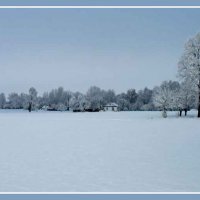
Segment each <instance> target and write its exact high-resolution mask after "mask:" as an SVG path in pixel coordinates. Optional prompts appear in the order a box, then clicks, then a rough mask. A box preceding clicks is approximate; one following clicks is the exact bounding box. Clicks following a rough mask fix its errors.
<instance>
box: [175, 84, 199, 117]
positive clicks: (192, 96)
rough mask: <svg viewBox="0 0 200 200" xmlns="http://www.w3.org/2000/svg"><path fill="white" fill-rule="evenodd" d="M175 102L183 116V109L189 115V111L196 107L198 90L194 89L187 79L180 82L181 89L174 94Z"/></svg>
mask: <svg viewBox="0 0 200 200" xmlns="http://www.w3.org/2000/svg"><path fill="white" fill-rule="evenodd" d="M173 96H174V97H175V100H174V104H175V106H176V108H178V110H179V112H180V113H179V115H180V116H182V111H184V112H185V116H186V115H187V111H188V110H190V109H191V108H195V107H196V92H195V91H194V90H193V89H192V87H191V84H190V83H189V82H187V80H185V81H184V82H182V83H181V84H180V89H179V91H178V92H176V93H175V94H174V95H173Z"/></svg>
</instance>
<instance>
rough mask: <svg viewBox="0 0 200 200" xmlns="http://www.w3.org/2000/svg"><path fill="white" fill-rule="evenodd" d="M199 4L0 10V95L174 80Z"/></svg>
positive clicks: (198, 26)
mask: <svg viewBox="0 0 200 200" xmlns="http://www.w3.org/2000/svg"><path fill="white" fill-rule="evenodd" d="M199 19H200V10H199V9H195V10H194V9H173V10H172V9H157V10H155V9H148V10H146V9H128V10H127V9H90V10H88V9H75V10H74V9H62V10H59V9H27V10H24V9H23V10H20V9H18V10H11V9H10V10H6V9H1V10H0V92H5V93H6V94H8V93H10V92H13V91H16V92H27V91H28V89H29V88H30V87H31V86H33V87H35V88H36V89H37V90H38V91H39V93H40V94H41V93H42V92H44V91H49V90H51V89H52V88H56V87H58V86H63V87H64V88H65V89H69V90H71V91H81V92H85V91H86V90H87V89H88V88H89V87H90V86H92V85H97V86H99V87H101V88H103V89H109V88H111V89H114V90H115V91H116V92H117V93H119V92H122V91H126V90H127V89H129V88H135V89H137V90H139V89H142V88H144V87H145V86H147V87H149V88H153V87H154V86H155V85H159V84H160V83H161V82H162V81H163V80H169V79H174V80H175V79H176V73H177V62H178V59H179V58H180V56H181V53H182V52H183V47H184V43H185V42H186V41H187V40H188V39H189V38H190V37H192V36H194V35H195V34H196V33H197V32H198V31H200V23H199Z"/></svg>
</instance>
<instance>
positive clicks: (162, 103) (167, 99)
mask: <svg viewBox="0 0 200 200" xmlns="http://www.w3.org/2000/svg"><path fill="white" fill-rule="evenodd" d="M153 103H154V105H155V107H157V108H159V109H161V110H162V111H163V113H162V116H163V117H167V110H169V109H170V108H171V104H172V90H171V89H170V87H169V84H168V82H166V81H164V82H163V83H162V84H161V86H160V87H156V88H154V94H153Z"/></svg>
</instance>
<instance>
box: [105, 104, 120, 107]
mask: <svg viewBox="0 0 200 200" xmlns="http://www.w3.org/2000/svg"><path fill="white" fill-rule="evenodd" d="M104 107H118V105H117V104H116V103H108V104H106V105H105V106H104Z"/></svg>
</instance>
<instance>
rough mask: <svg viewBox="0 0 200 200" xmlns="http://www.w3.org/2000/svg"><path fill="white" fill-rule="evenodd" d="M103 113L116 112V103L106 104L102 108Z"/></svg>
mask: <svg viewBox="0 0 200 200" xmlns="http://www.w3.org/2000/svg"><path fill="white" fill-rule="evenodd" d="M104 110H105V111H115V112H116V111H118V105H117V104H116V103H108V104H106V105H105V106H104Z"/></svg>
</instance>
